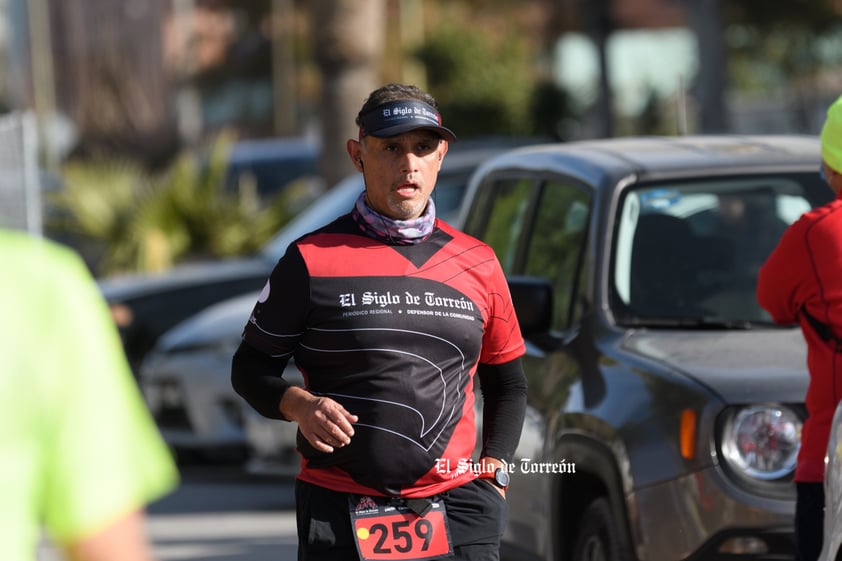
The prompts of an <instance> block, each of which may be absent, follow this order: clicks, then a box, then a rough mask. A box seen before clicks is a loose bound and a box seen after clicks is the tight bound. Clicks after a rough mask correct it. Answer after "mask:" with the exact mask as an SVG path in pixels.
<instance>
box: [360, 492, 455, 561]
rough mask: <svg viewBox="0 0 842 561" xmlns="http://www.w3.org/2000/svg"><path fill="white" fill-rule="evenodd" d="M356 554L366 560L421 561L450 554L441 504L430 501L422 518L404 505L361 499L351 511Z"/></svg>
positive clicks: (445, 516) (367, 498) (443, 510)
mask: <svg viewBox="0 0 842 561" xmlns="http://www.w3.org/2000/svg"><path fill="white" fill-rule="evenodd" d="M351 527H352V528H353V530H354V541H356V544H357V553H359V556H360V559H363V560H365V561H375V560H403V561H421V560H422V559H432V558H436V557H442V556H446V555H449V554H451V553H452V552H453V546H452V544H451V542H450V528H449V526H448V524H447V515H446V513H445V508H444V503H443V502H441V501H431V502H430V503H429V508H428V509H426V512H425V513H424V514H423V516H420V515H419V514H416V512H415V511H413V510H412V509H410V508H409V507H408V506H406V505H403V504H396V505H392V504H378V503H376V502H375V501H374V500H373V499H372V498H371V497H363V498H362V499H361V500H360V501H359V503H358V504H357V505H354V506H353V507H352V509H351Z"/></svg>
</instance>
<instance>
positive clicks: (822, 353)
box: [757, 97, 842, 561]
mask: <svg viewBox="0 0 842 561" xmlns="http://www.w3.org/2000/svg"><path fill="white" fill-rule="evenodd" d="M821 155H822V163H821V172H822V174H823V176H824V178H825V180H826V181H827V184H828V185H829V186H830V188H831V189H832V190H833V193H834V194H835V198H834V200H833V201H831V202H830V203H828V204H826V205H824V206H821V207H818V208H815V209H813V210H811V211H809V212H807V213H805V214H804V215H803V216H802V217H801V218H799V219H798V220H797V221H796V222H795V223H793V224H792V226H790V227H789V228H788V229H787V230H786V232H784V234H783V236H781V239H780V241H779V243H778V245H777V247H776V248H775V249H774V250H773V251H772V253H771V254H770V255H769V257H768V259H767V260H766V262H765V263H764V264H763V266H762V268H761V269H760V273H759V275H758V279H757V299H758V302H759V303H760V305H761V306H763V308H764V309H766V310H767V311H768V312H769V314H771V316H772V318H773V319H774V320H775V322H776V323H779V324H793V323H796V322H798V324H799V325H800V326H801V330H802V332H803V334H804V339H805V341H806V343H807V369H808V370H809V372H810V384H809V386H808V389H807V396H806V405H807V413H808V417H807V420H806V421H805V422H804V427H803V429H802V433H801V449H800V451H799V453H798V463H797V466H796V469H795V484H796V492H797V498H796V507H795V542H796V550H797V555H798V559H799V560H800V561H815V560H816V559H817V558H818V556H819V553H820V551H821V547H822V539H823V536H822V534H823V530H822V524H823V517H824V487H823V481H824V456H825V450H826V448H827V440H828V437H829V434H830V424H831V421H832V419H833V413H834V410H835V408H836V405H837V403H839V400H840V398H842V353H840V352H839V351H840V350H842V269H840V264H842V195H840V190H842V97H839V98H838V99H837V100H836V101H835V102H834V103H833V104H832V105H831V106H830V108H829V109H828V112H827V118H826V120H825V123H824V126H823V127H822V132H821Z"/></svg>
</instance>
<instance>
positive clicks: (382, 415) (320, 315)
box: [244, 215, 524, 497]
mask: <svg viewBox="0 0 842 561" xmlns="http://www.w3.org/2000/svg"><path fill="white" fill-rule="evenodd" d="M244 341H245V342H247V343H248V344H249V345H251V346H252V347H255V348H257V349H258V350H260V351H262V352H264V353H267V354H270V355H272V356H291V357H294V358H295V364H296V366H297V367H298V368H299V369H300V370H301V372H302V373H303V375H304V379H305V384H306V387H307V389H308V390H309V391H311V392H312V393H314V394H316V395H324V396H328V397H330V398H332V399H334V400H336V401H338V402H340V403H341V404H342V405H343V406H344V407H345V408H346V409H347V410H348V411H350V412H351V413H352V414H355V415H357V416H358V417H359V421H358V422H357V423H356V424H355V425H354V431H355V434H354V436H353V437H352V439H351V443H350V444H349V445H347V446H345V447H342V448H338V449H336V450H335V451H334V452H332V453H329V454H325V453H321V452H318V451H316V450H315V449H313V448H312V447H311V446H310V445H309V443H308V442H307V441H306V440H305V439H304V438H303V437H302V436H301V435H300V434H299V438H298V448H299V452H300V453H301V455H302V457H303V461H302V470H301V473H300V474H299V477H300V478H301V479H303V480H305V481H308V482H310V483H313V484H316V485H320V486H323V487H327V488H330V489H334V490H337V491H345V492H352V493H367V494H380V495H389V496H404V497H414V496H430V495H432V494H435V493H438V492H441V491H444V490H447V489H450V488H452V487H455V486H458V485H462V484H464V483H465V482H467V481H469V480H470V479H473V477H474V474H473V473H471V471H470V469H469V468H470V464H469V463H468V461H469V459H470V457H471V454H472V452H473V450H474V446H475V443H476V427H475V423H474V383H473V380H474V374H475V372H476V368H477V364H478V362H482V363H485V364H502V363H505V362H509V361H512V360H514V359H516V358H517V357H519V356H521V355H522V354H523V352H524V344H523V339H522V337H521V335H520V329H519V327H518V323H517V318H516V316H515V313H514V310H513V309H512V305H511V298H510V295H509V291H508V286H507V284H506V281H505V278H504V276H503V272H502V270H501V268H500V265H499V263H498V261H497V258H496V256H495V255H494V252H493V251H492V249H491V248H490V247H488V246H487V245H486V244H484V243H482V242H480V241H478V240H476V239H474V238H472V237H470V236H468V235H466V234H464V233H462V232H459V231H458V230H455V229H453V228H452V227H450V226H449V225H447V224H445V223H443V222H441V221H437V223H436V228H435V229H434V231H433V233H432V234H431V235H430V237H429V238H428V239H427V240H425V241H423V242H421V243H418V244H414V245H389V244H385V243H383V242H381V241H378V240H375V239H372V238H370V237H368V236H365V235H364V234H363V233H362V232H361V231H360V229H359V227H358V226H357V225H356V224H355V223H354V221H353V219H352V218H351V216H350V215H345V216H342V217H340V218H339V219H337V220H336V221H334V222H333V223H331V224H329V225H328V226H326V227H324V228H322V229H320V230H318V231H316V232H314V233H312V234H309V235H307V236H304V237H303V238H301V239H299V240H298V241H297V242H295V243H294V244H292V245H291V246H290V248H289V249H288V251H287V253H286V255H285V256H284V257H283V258H282V259H281V260H280V261H279V262H278V264H277V266H276V267H275V269H274V271H273V272H272V274H271V276H270V278H269V281H268V283H267V285H266V287H265V288H264V290H263V293H262V294H261V296H260V298H259V299H258V303H257V304H256V306H255V308H254V312H253V314H252V316H251V318H250V320H249V322H248V324H247V326H246V328H245V331H244Z"/></svg>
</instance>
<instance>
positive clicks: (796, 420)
mask: <svg viewBox="0 0 842 561" xmlns="http://www.w3.org/2000/svg"><path fill="white" fill-rule="evenodd" d="M801 425H802V423H801V419H800V417H799V416H798V414H797V413H796V412H795V411H794V410H793V409H791V408H789V407H787V406H785V405H779V404H765V405H752V406H747V407H742V408H739V409H736V410H733V411H731V412H730V415H729V416H728V417H727V419H726V420H725V423H724V425H723V428H722V433H721V434H722V436H721V442H720V449H721V450H722V456H723V458H724V460H725V462H726V464H727V465H728V467H730V468H731V469H732V470H733V471H735V472H736V473H737V474H738V475H741V476H744V477H746V476H747V477H749V478H752V479H760V480H762V481H774V480H777V479H781V478H784V477H786V476H788V475H790V474H791V473H792V472H793V471H794V470H795V462H796V459H797V456H798V448H799V447H800V445H801Z"/></svg>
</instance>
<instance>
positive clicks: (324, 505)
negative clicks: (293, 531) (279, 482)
mask: <svg viewBox="0 0 842 561" xmlns="http://www.w3.org/2000/svg"><path fill="white" fill-rule="evenodd" d="M439 497H441V499H442V500H443V501H444V504H445V507H446V509H447V520H448V524H449V525H450V538H451V540H452V542H453V551H454V555H453V557H448V558H447V559H454V560H455V559H458V560H462V561H497V560H498V559H499V558H500V537H501V536H502V535H503V528H504V526H505V524H506V515H507V514H508V505H507V503H506V501H505V499H504V498H503V497H502V495H501V494H500V492H499V491H498V490H497V489H496V488H495V487H494V485H493V484H492V483H490V482H488V481H485V480H482V479H476V480H474V481H472V482H470V483H468V484H466V485H463V486H461V487H457V488H455V489H451V490H449V491H447V492H445V493H442V494H441V495H439ZM295 504H296V513H297V520H298V561H354V560H358V559H359V557H358V556H357V547H356V545H355V544H354V536H353V532H352V531H351V519H350V516H349V513H348V510H349V508H348V504H349V503H348V493H340V492H336V491H331V490H330V489H325V488H324V487H318V486H316V485H312V484H310V483H305V482H303V481H299V480H296V483H295Z"/></svg>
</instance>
